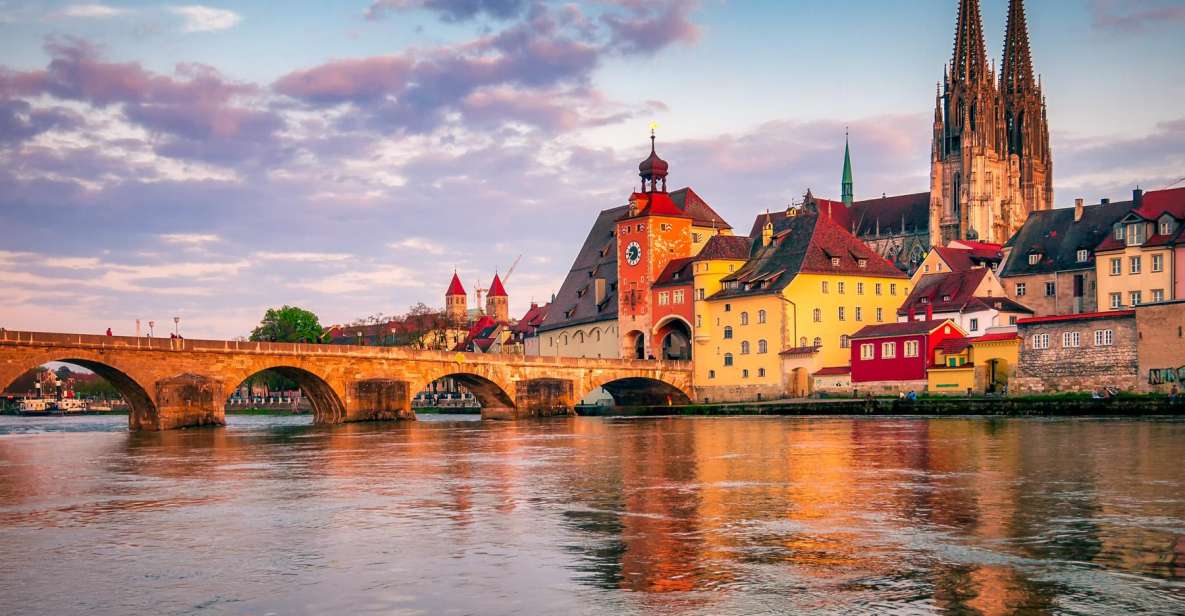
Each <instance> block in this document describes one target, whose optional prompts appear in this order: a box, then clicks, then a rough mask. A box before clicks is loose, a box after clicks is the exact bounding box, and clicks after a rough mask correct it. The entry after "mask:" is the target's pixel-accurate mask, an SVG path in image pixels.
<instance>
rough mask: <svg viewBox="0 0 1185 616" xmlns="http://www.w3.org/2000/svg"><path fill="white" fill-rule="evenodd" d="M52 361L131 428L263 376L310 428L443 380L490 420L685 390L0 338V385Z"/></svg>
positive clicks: (383, 354) (268, 347)
mask: <svg viewBox="0 0 1185 616" xmlns="http://www.w3.org/2000/svg"><path fill="white" fill-rule="evenodd" d="M51 361H60V362H67V363H71V364H76V365H79V366H81V367H83V368H87V369H89V370H92V371H94V372H95V373H97V374H98V375H99V376H101V377H103V378H105V379H107V380H108V381H109V382H110V383H111V384H112V385H113V386H115V388H116V389H118V390H119V392H120V393H121V394H122V395H123V396H124V398H125V399H126V400H127V401H128V403H129V404H130V405H131V412H130V413H129V415H128V426H129V427H130V428H131V429H132V430H167V429H170V428H180V427H185V426H200V425H210V424H214V425H220V424H224V423H225V412H224V405H225V402H226V399H227V397H228V396H229V394H230V392H231V391H232V390H233V389H234V388H235V387H237V386H238V384H239V383H242V382H243V381H245V380H247V379H248V378H249V377H251V376H253V375H255V374H256V373H259V372H262V371H264V370H272V371H274V372H277V373H279V374H281V375H283V376H284V377H286V378H288V379H291V380H292V381H295V382H296V383H297V384H298V385H300V388H301V389H302V390H303V391H304V393H305V395H306V396H307V397H308V398H309V401H310V403H311V404H312V407H313V420H314V421H315V422H317V423H341V422H348V421H372V420H386V419H415V412H414V411H412V408H411V400H412V397H413V396H414V395H415V394H416V392H419V391H422V390H423V389H425V388H426V387H427V386H428V384H430V383H432V382H434V381H436V380H438V379H442V378H451V379H453V380H454V381H456V382H457V383H459V384H460V385H462V386H463V387H465V389H467V390H469V391H470V392H472V393H473V395H474V396H476V397H477V399H478V401H479V402H480V403H481V406H482V417H485V418H495V419H517V418H523V417H547V416H553V415H570V414H572V412H573V410H572V408H573V406H574V405H575V403H576V402H577V401H579V400H580V399H581V398H583V397H584V396H586V395H587V394H588V393H589V392H591V391H593V390H595V389H597V388H598V387H600V388H604V390H605V391H607V392H608V393H609V394H610V395H611V396H613V399H614V401H615V402H616V403H617V404H619V405H623V406H633V405H664V404H687V403H689V402H690V398H689V393H690V391H691V365H690V363H687V362H662V361H643V360H620V359H590V358H575V357H535V356H530V357H528V356H522V355H485V354H476V353H450V352H443V351H417V350H412V349H405V348H390V347H356V346H340V345H323V344H288V343H272V342H237V341H225V340H181V339H171V338H132V337H123V336H94V335H86V334H55V333H40V332H18V331H0V386H4V385H8V384H9V383H11V382H13V381H14V380H16V378H17V377H19V376H20V375H21V374H23V373H24V372H25V371H27V370H29V369H31V368H35V367H37V366H40V365H42V364H45V363H47V362H51Z"/></svg>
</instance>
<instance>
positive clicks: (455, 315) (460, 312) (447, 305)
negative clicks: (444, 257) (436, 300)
mask: <svg viewBox="0 0 1185 616" xmlns="http://www.w3.org/2000/svg"><path fill="white" fill-rule="evenodd" d="M468 301H469V300H468V296H467V295H465V287H464V286H462V285H461V279H460V278H459V277H457V273H456V272H453V280H452V282H450V283H449V285H448V290H447V291H445V292H444V314H445V316H447V317H448V319H449V320H450V321H452V322H454V323H464V322H465V321H466V320H467V319H468V317H469V306H468Z"/></svg>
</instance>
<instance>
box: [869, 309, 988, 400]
mask: <svg viewBox="0 0 1185 616" xmlns="http://www.w3.org/2000/svg"><path fill="white" fill-rule="evenodd" d="M966 335H967V332H965V331H963V329H962V328H960V327H959V326H958V325H957V324H956V323H955V322H954V321H952V320H950V319H932V320H926V321H908V322H905V323H885V324H882V325H869V326H867V327H865V328H863V329H861V330H860V331H858V332H856V334H855V335H853V336H852V339H851V342H852V349H851V350H852V387H854V388H855V389H857V390H859V391H861V392H880V393H896V392H900V391H909V390H913V391H918V392H921V391H925V390H926V370H927V369H928V368H929V367H930V366H931V365H932V364H933V363H934V351H935V349H937V348H938V346H939V345H940V344H942V342H943V341H944V340H949V339H957V338H963V337H965V336H966Z"/></svg>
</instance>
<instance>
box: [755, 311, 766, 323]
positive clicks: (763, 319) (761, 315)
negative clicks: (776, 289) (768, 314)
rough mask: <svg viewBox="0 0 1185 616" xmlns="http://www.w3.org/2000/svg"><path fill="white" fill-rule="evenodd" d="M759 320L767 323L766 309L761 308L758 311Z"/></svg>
mask: <svg viewBox="0 0 1185 616" xmlns="http://www.w3.org/2000/svg"><path fill="white" fill-rule="evenodd" d="M757 322H758V323H765V309H761V310H758V311H757Z"/></svg>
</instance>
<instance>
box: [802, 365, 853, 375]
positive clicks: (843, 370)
mask: <svg viewBox="0 0 1185 616" xmlns="http://www.w3.org/2000/svg"><path fill="white" fill-rule="evenodd" d="M851 373H852V367H851V366H826V367H823V368H819V369H818V370H816V371H815V373H814V374H812V375H811V376H838V375H840V374H851Z"/></svg>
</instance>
